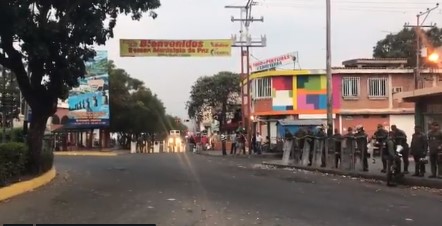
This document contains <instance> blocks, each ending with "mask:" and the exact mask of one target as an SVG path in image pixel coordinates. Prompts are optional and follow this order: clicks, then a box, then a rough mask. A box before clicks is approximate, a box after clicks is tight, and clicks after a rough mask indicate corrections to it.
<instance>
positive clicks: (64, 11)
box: [0, 0, 160, 173]
mask: <svg viewBox="0 0 442 226" xmlns="http://www.w3.org/2000/svg"><path fill="white" fill-rule="evenodd" d="M159 6H160V2H159V0H125V1H121V0H88V1H67V0H25V1H24V0H7V1H5V0H2V1H0V21H2V24H1V26H0V50H1V52H3V53H4V54H3V55H0V64H1V65H3V66H5V67H7V68H9V69H10V70H12V72H14V74H15V76H16V78H17V82H18V84H19V87H20V90H21V92H22V94H23V96H24V98H25V99H26V101H27V102H28V103H29V105H30V107H31V109H32V119H31V126H30V130H29V136H28V145H29V148H30V150H31V164H32V170H33V171H34V172H35V173H40V172H41V171H42V167H41V161H40V158H41V155H40V153H41V149H42V139H43V134H44V130H45V128H46V121H47V119H48V118H49V116H51V115H53V114H54V113H55V111H56V107H57V101H58V98H61V99H66V98H67V95H68V90H69V89H70V88H71V87H74V86H78V78H79V77H81V76H83V75H84V74H85V64H84V61H85V60H89V59H91V58H93V57H94V55H95V51H94V50H93V47H92V46H93V45H104V44H105V42H106V41H107V40H108V39H109V38H112V37H113V35H114V33H113V30H114V27H115V25H116V21H117V17H118V15H120V14H126V15H130V16H131V17H132V19H134V20H138V19H140V18H141V16H142V15H143V13H145V12H148V11H149V10H151V9H156V8H158V7H159ZM150 16H152V17H156V14H155V13H152V12H151V13H150ZM16 44H17V45H16ZM25 62H27V67H25ZM44 78H46V79H45V82H43V79H44Z"/></svg>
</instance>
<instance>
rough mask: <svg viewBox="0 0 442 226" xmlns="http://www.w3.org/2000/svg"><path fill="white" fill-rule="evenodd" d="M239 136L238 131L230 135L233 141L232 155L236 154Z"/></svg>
mask: <svg viewBox="0 0 442 226" xmlns="http://www.w3.org/2000/svg"><path fill="white" fill-rule="evenodd" d="M237 136H238V133H232V134H231V136H230V140H231V141H232V145H231V147H230V154H231V155H234V154H236V147H237V145H236V143H237V141H236V140H237Z"/></svg>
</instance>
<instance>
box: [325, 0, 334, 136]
mask: <svg viewBox="0 0 442 226" xmlns="http://www.w3.org/2000/svg"><path fill="white" fill-rule="evenodd" d="M326 20H327V21H326V23H327V35H326V36H327V37H326V45H327V54H326V59H327V60H326V61H327V135H328V136H329V137H331V136H332V135H333V93H332V68H331V2H330V0H326Z"/></svg>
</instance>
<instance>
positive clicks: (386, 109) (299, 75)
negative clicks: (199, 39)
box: [243, 59, 439, 142]
mask: <svg viewBox="0 0 442 226" xmlns="http://www.w3.org/2000/svg"><path fill="white" fill-rule="evenodd" d="M405 64H406V59H353V60H349V61H345V62H343V67H335V68H333V72H332V74H333V75H332V87H333V88H332V93H333V124H334V125H333V126H334V128H337V129H338V130H339V131H340V132H341V133H346V131H347V128H348V127H355V126H358V125H363V126H364V128H365V130H366V131H367V133H368V134H369V135H372V134H373V133H374V131H375V130H376V127H377V125H378V124H382V125H384V126H385V127H386V128H387V129H388V128H389V127H390V125H393V124H395V125H397V126H398V127H399V128H400V129H403V130H404V131H405V132H406V133H407V135H408V137H409V138H411V135H412V133H413V128H414V112H415V109H414V104H413V103H408V102H403V101H402V102H401V101H398V100H395V99H393V94H396V93H399V92H406V91H410V90H413V89H414V87H413V85H414V71H413V69H411V68H405V67H404V65H405ZM437 73H439V72H437ZM422 74H423V75H424V76H430V75H431V74H434V71H428V70H426V71H423V72H422ZM326 84H327V80H326V72H325V70H273V71H264V72H258V73H253V74H251V76H250V86H251V87H250V88H251V92H250V93H251V96H250V99H251V106H250V108H251V110H250V111H251V114H248V111H247V110H246V109H247V107H246V104H247V101H244V102H245V105H244V109H245V110H244V112H245V113H246V115H247V117H248V118H252V119H253V121H254V128H255V129H256V131H258V132H261V134H262V135H263V136H269V137H270V138H271V141H272V142H276V139H277V138H278V137H280V136H281V128H279V126H278V125H281V123H285V124H291V125H292V128H295V129H296V127H299V126H314V125H321V124H324V125H325V123H326V111H327V110H326V109H327V95H326ZM245 85H246V82H244V83H243V86H244V88H245V87H246V86H245ZM246 90H247V89H246ZM246 99H247V98H245V100H246Z"/></svg>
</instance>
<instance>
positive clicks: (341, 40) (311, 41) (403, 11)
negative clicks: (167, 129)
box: [100, 0, 442, 118]
mask: <svg viewBox="0 0 442 226" xmlns="http://www.w3.org/2000/svg"><path fill="white" fill-rule="evenodd" d="M245 2H246V0H163V1H162V6H161V8H160V9H158V10H157V13H158V14H159V16H158V18H157V19H156V20H152V19H151V18H148V17H144V18H143V19H142V20H140V21H132V20H131V19H130V18H129V17H126V16H121V17H120V18H119V20H118V23H117V27H116V29H115V38H114V39H112V40H109V41H108V42H107V44H106V46H105V47H100V49H107V50H108V51H109V58H110V59H111V60H114V61H115V63H116V65H117V66H118V67H120V68H123V69H125V70H126V71H127V72H128V73H129V74H131V75H132V76H133V77H135V78H138V79H141V80H143V81H144V82H145V83H146V85H147V86H148V87H149V88H151V89H152V91H153V92H155V93H156V94H158V96H159V97H160V98H161V99H162V100H163V102H164V103H165V106H166V107H167V111H168V112H169V113H171V114H173V115H177V116H180V117H183V118H185V117H186V115H187V114H186V110H185V102H186V101H187V100H188V96H189V92H190V88H191V86H192V84H193V83H194V82H195V80H196V79H197V78H198V77H199V76H202V75H212V74H215V73H217V72H218V71H225V70H229V71H234V72H239V70H240V57H239V54H240V53H239V50H238V49H234V50H233V51H232V57H230V58H165V57H161V58H157V57H143V58H142V57H140V58H120V57H119V43H118V40H119V39H124V38H134V39H136V38H140V39H142V38H144V39H224V38H230V37H231V35H232V34H237V33H238V32H239V30H240V25H239V23H232V22H231V21H230V18H231V16H235V17H238V16H239V10H237V9H225V8H224V6H225V5H243V4H245ZM256 2H258V5H257V6H255V7H254V8H253V15H254V17H255V18H258V17H261V16H264V23H261V22H254V23H252V25H251V29H250V32H251V34H252V35H253V36H256V37H259V36H260V35H264V34H265V35H266V36H267V47H265V48H255V49H253V50H252V51H251V52H252V54H253V56H254V57H255V58H257V59H266V58H269V57H273V56H278V55H281V54H284V53H288V52H293V51H298V53H299V59H300V64H301V66H302V68H312V69H322V68H325V53H326V52H325V47H326V46H325V0H256ZM332 4H333V5H332V62H333V65H334V66H339V65H340V64H341V62H342V61H343V60H347V59H350V58H362V57H371V54H372V48H373V46H374V45H375V44H376V41H378V40H379V39H382V38H383V37H384V36H385V35H386V34H387V33H390V32H393V33H394V32H397V31H399V30H400V29H402V27H403V25H404V23H406V22H410V23H412V24H414V23H415V21H416V14H417V13H418V12H420V11H423V10H425V9H426V8H431V7H433V6H434V5H435V4H436V2H435V1H427V0H408V1H407V0H387V1H381V0H364V1H362V0H361V1H359V0H332ZM441 9H442V8H441ZM441 12H442V11H440V10H436V11H434V12H433V13H432V14H431V15H430V16H429V17H428V19H427V23H429V22H438V21H439V20H440V19H441V18H442V15H441Z"/></svg>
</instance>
